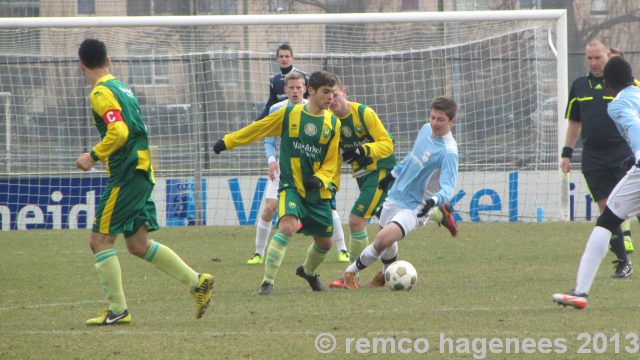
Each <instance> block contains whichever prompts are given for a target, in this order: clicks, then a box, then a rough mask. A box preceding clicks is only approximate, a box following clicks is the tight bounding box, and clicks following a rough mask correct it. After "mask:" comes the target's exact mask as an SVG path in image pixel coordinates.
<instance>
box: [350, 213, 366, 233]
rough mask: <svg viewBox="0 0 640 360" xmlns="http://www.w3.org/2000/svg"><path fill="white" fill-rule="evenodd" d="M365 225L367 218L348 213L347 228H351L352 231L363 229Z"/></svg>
mask: <svg viewBox="0 0 640 360" xmlns="http://www.w3.org/2000/svg"><path fill="white" fill-rule="evenodd" d="M366 226H367V220H365V219H364V218H362V217H360V216H358V215H355V214H349V229H351V230H352V231H360V230H363V229H364V228H365V227H366Z"/></svg>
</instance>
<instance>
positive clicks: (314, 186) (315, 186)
mask: <svg viewBox="0 0 640 360" xmlns="http://www.w3.org/2000/svg"><path fill="white" fill-rule="evenodd" d="M303 184H304V189H305V190H307V191H318V190H320V187H321V186H322V180H320V179H318V178H317V177H315V176H311V177H309V178H308V179H307V180H305V181H304V182H303Z"/></svg>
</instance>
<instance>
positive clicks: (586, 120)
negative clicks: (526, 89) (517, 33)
mask: <svg viewBox="0 0 640 360" xmlns="http://www.w3.org/2000/svg"><path fill="white" fill-rule="evenodd" d="M585 53H586V60H587V64H588V66H589V72H588V73H587V74H586V75H585V76H582V77H579V78H578V79H576V80H575V81H574V82H573V84H572V85H571V91H570V92H569V103H568V104H567V111H566V118H567V119H568V120H569V126H568V129H567V135H566V139H565V146H564V148H563V149H562V155H561V156H562V161H561V164H560V166H561V168H562V171H564V172H569V171H570V169H571V167H570V166H571V165H570V160H571V155H572V153H573V146H574V145H575V143H576V140H577V139H578V135H581V138H582V144H583V147H582V174H583V175H584V177H585V180H586V181H587V186H588V187H589V191H590V192H591V196H592V197H593V199H594V201H595V202H597V203H598V208H599V209H600V213H602V211H603V210H604V207H605V205H606V202H607V197H608V196H609V194H610V193H611V191H612V190H613V188H614V187H615V186H616V184H617V183H618V181H620V179H622V178H623V177H624V176H625V174H626V172H627V170H628V169H626V168H624V167H623V166H622V163H623V161H624V160H625V159H626V158H628V157H629V156H631V155H632V152H631V149H630V148H629V145H627V142H626V141H625V140H624V138H623V137H622V135H620V132H619V131H618V129H617V128H616V126H615V124H614V123H613V121H612V120H611V118H610V117H609V115H608V114H607V104H608V103H609V102H610V101H611V100H612V99H613V98H612V97H611V96H610V95H609V93H608V92H607V91H606V90H605V88H604V83H603V77H602V76H603V72H604V66H605V64H606V63H607V60H608V59H609V49H608V48H607V46H606V45H605V44H604V43H603V42H602V41H601V40H591V41H590V42H589V43H588V44H587V47H586V50H585ZM610 245H611V250H612V251H613V252H614V253H615V254H616V256H617V257H618V258H617V259H616V260H615V261H614V263H616V270H615V272H614V274H613V277H616V278H626V277H629V276H630V275H631V273H632V272H633V270H632V268H631V263H630V262H629V260H628V259H627V249H625V243H624V237H623V234H622V230H621V229H620V228H618V229H617V230H616V231H614V232H613V236H612V237H611V242H610ZM629 245H630V246H631V248H630V249H629V250H633V245H631V244H629Z"/></svg>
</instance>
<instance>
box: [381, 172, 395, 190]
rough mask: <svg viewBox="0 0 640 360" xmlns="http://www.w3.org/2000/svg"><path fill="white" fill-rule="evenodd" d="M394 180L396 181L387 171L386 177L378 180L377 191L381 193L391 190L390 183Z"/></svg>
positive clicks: (391, 173)
mask: <svg viewBox="0 0 640 360" xmlns="http://www.w3.org/2000/svg"><path fill="white" fill-rule="evenodd" d="M395 179H396V177H395V176H393V172H392V171H389V173H388V174H387V176H385V177H383V178H382V180H380V182H379V183H378V189H380V190H382V191H389V188H391V183H392V182H393V181H394V180H395Z"/></svg>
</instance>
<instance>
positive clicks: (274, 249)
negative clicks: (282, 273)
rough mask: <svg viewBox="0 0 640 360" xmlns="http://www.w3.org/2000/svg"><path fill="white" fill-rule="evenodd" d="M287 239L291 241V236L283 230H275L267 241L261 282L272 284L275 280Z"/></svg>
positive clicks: (287, 243)
mask: <svg viewBox="0 0 640 360" xmlns="http://www.w3.org/2000/svg"><path fill="white" fill-rule="evenodd" d="M289 241H291V236H289V235H287V234H285V233H283V232H280V231H276V233H275V234H274V235H273V238H272V239H271V241H270V242H269V248H268V249H267V255H266V256H265V261H264V277H263V278H262V282H263V283H264V282H267V283H269V284H272V285H273V283H274V282H275V280H276V275H278V269H280V265H282V260H283V259H284V255H285V254H286V252H287V246H288V245H289Z"/></svg>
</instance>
